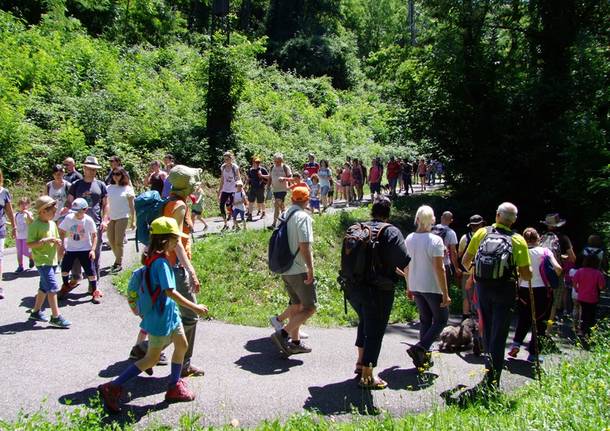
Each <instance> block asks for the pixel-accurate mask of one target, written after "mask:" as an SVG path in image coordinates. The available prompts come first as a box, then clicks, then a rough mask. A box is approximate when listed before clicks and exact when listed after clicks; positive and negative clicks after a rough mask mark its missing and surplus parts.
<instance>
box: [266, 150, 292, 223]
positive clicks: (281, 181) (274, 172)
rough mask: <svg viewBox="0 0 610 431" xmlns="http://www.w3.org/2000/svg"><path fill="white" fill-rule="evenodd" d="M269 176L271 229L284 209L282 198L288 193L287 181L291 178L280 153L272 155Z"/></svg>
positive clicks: (290, 173)
mask: <svg viewBox="0 0 610 431" xmlns="http://www.w3.org/2000/svg"><path fill="white" fill-rule="evenodd" d="M269 177H270V179H271V191H272V192H273V223H271V226H269V227H268V229H271V230H273V229H275V226H276V223H277V220H278V218H279V217H280V214H281V213H282V212H283V211H284V200H285V199H286V194H287V193H288V182H289V181H290V180H292V171H291V170H290V168H289V167H288V166H287V165H285V164H284V156H283V155H282V153H276V154H275V155H274V156H273V166H272V167H271V170H270V172H269ZM263 178H264V177H263ZM267 179H269V178H267Z"/></svg>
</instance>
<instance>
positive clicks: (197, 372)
mask: <svg viewBox="0 0 610 431" xmlns="http://www.w3.org/2000/svg"><path fill="white" fill-rule="evenodd" d="M204 375H205V371H203V370H202V369H201V368H199V367H196V366H194V365H189V366H188V367H184V368H182V372H181V373H180V377H203V376H204Z"/></svg>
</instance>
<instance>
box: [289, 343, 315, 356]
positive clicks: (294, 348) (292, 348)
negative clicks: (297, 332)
mask: <svg viewBox="0 0 610 431" xmlns="http://www.w3.org/2000/svg"><path fill="white" fill-rule="evenodd" d="M288 352H289V353H290V354H291V355H298V354H299V353H311V347H307V346H306V345H305V344H304V343H303V342H302V341H301V342H300V343H299V344H295V343H293V342H290V343H288Z"/></svg>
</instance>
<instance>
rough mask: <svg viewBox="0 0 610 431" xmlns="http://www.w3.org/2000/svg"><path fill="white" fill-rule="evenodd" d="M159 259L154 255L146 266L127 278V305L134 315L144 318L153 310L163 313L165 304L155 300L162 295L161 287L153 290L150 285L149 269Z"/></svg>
mask: <svg viewBox="0 0 610 431" xmlns="http://www.w3.org/2000/svg"><path fill="white" fill-rule="evenodd" d="M159 258H161V255H160V254H156V255H155V256H153V257H152V258H151V259H147V261H146V264H145V265H144V266H141V267H140V268H138V269H136V270H135V271H134V272H133V273H132V274H131V277H130V278H129V283H128V285H127V303H128V304H129V307H130V308H131V311H133V313H134V314H136V315H138V316H140V317H144V316H145V315H147V314H149V313H150V312H152V311H153V310H155V311H158V312H159V314H162V313H163V310H164V308H165V303H164V302H163V301H159V302H158V303H157V300H158V299H159V296H160V295H161V293H162V290H161V287H160V286H157V287H156V288H155V289H153V288H152V287H151V283H150V268H151V266H152V264H153V262H154V261H155V260H157V259H159Z"/></svg>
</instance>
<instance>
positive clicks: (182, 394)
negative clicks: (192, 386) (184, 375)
mask: <svg viewBox="0 0 610 431" xmlns="http://www.w3.org/2000/svg"><path fill="white" fill-rule="evenodd" d="M194 399H195V394H194V393H193V392H192V391H190V390H189V388H188V387H187V386H186V382H185V381H184V380H182V379H180V380H178V383H176V384H175V385H174V386H172V387H170V388H169V389H168V390H167V392H166V393H165V401H167V402H168V403H180V402H184V401H193V400H194Z"/></svg>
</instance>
